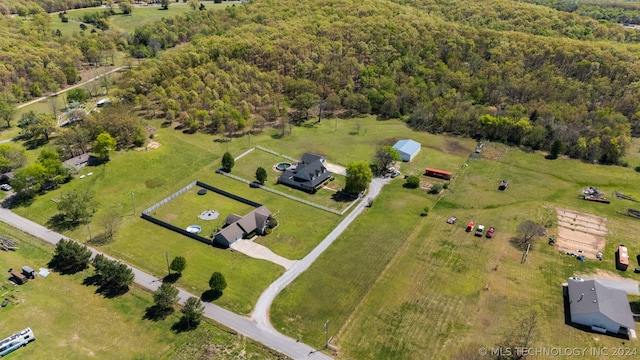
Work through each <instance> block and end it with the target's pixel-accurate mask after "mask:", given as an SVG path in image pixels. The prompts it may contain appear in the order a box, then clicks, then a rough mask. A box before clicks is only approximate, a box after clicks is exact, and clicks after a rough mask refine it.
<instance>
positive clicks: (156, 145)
mask: <svg viewBox="0 0 640 360" xmlns="http://www.w3.org/2000/svg"><path fill="white" fill-rule="evenodd" d="M159 147H160V143H159V142H157V141H153V140H151V141H149V143H148V144H147V148H148V149H157V148H159Z"/></svg>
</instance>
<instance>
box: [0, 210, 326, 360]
mask: <svg viewBox="0 0 640 360" xmlns="http://www.w3.org/2000/svg"><path fill="white" fill-rule="evenodd" d="M0 221H2V222H4V223H6V224H9V225H11V226H13V227H15V228H17V229H20V230H22V231H24V232H26V233H28V234H31V235H33V236H35V237H38V238H40V239H42V240H44V241H47V242H49V243H51V244H57V243H58V242H59V241H60V239H66V238H67V237H66V236H64V235H62V234H59V233H57V232H55V231H53V230H50V229H47V228H45V227H44V226H42V225H40V224H37V223H35V222H33V221H31V220H29V219H26V218H23V217H21V216H19V215H17V214H14V213H13V212H11V211H10V210H8V209H4V208H0ZM89 250H91V252H92V253H93V255H94V256H95V255H96V254H102V253H101V252H100V251H97V250H95V249H92V248H89ZM103 255H105V254H103ZM105 256H106V257H107V258H109V259H112V260H113V259H114V258H113V257H111V256H108V255H105ZM129 267H130V268H131V269H132V270H133V273H134V275H135V280H134V281H135V283H136V284H137V285H140V286H142V287H143V288H145V289H148V290H150V291H155V290H156V289H157V288H158V287H159V286H160V284H162V280H160V279H158V278H156V277H154V276H152V275H150V274H147V273H146V272H144V271H142V270H139V269H137V268H135V267H132V266H129ZM179 290H180V292H179V293H178V297H179V298H180V300H179V303H180V304H184V303H185V301H187V299H188V298H189V297H196V298H199V296H196V295H193V294H191V293H188V292H186V291H184V290H182V289H179ZM202 305H204V316H206V317H208V318H210V319H213V320H215V321H217V322H219V323H221V324H223V325H225V326H227V327H229V328H231V329H233V330H235V331H237V332H238V333H240V334H243V335H244V336H247V337H249V338H251V339H253V340H256V341H258V342H261V343H263V344H264V345H266V346H268V347H269V348H271V349H274V350H276V351H278V352H280V353H282V354H285V355H287V356H289V357H291V358H293V359H318V360H329V359H331V357H329V356H327V355H325V354H323V353H321V352H319V351H316V350H317V349H314V348H312V347H310V346H309V345H306V344H303V343H301V342H297V341H296V340H294V339H292V338H289V337H287V336H284V335H282V334H280V333H279V332H277V331H275V330H274V329H273V328H271V327H265V326H261V325H259V324H256V323H255V322H253V321H251V320H250V319H248V318H246V317H244V316H240V315H237V314H234V313H233V312H231V311H229V310H225V309H223V308H221V307H219V306H217V305H214V304H211V303H207V302H203V303H202Z"/></svg>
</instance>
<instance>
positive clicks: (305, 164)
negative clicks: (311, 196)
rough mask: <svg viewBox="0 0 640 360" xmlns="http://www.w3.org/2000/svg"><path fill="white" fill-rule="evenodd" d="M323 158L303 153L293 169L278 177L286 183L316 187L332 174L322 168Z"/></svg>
mask: <svg viewBox="0 0 640 360" xmlns="http://www.w3.org/2000/svg"><path fill="white" fill-rule="evenodd" d="M323 160H324V157H322V156H320V155H316V154H311V153H305V154H304V155H302V159H301V160H300V162H299V163H298V165H297V166H296V168H295V169H293V170H291V169H287V170H285V171H284V172H283V173H282V175H281V176H280V178H281V179H287V180H288V182H294V183H300V184H302V183H305V184H306V185H307V186H309V187H312V188H314V187H316V186H318V185H320V184H322V183H323V182H324V181H325V180H327V179H329V178H330V177H331V176H332V175H333V173H332V172H331V171H329V170H327V168H326V167H325V166H324V164H323V163H322V161H323Z"/></svg>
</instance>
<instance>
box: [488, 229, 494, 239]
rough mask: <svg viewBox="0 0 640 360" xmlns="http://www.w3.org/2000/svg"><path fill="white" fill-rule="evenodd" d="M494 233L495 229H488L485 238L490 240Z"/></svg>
mask: <svg viewBox="0 0 640 360" xmlns="http://www.w3.org/2000/svg"><path fill="white" fill-rule="evenodd" d="M494 231H496V229H494V228H493V227H490V228H489V230H488V231H487V237H488V238H492V237H493V232H494Z"/></svg>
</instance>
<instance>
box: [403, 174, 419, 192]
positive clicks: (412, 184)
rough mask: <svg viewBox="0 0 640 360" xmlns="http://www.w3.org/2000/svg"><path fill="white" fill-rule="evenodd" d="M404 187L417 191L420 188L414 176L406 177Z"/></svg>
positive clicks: (417, 178) (417, 179)
mask: <svg viewBox="0 0 640 360" xmlns="http://www.w3.org/2000/svg"><path fill="white" fill-rule="evenodd" d="M404 186H405V187H407V188H409V189H417V188H418V186H420V178H419V177H417V176H415V175H410V176H407V182H406V183H405V184H404Z"/></svg>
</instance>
